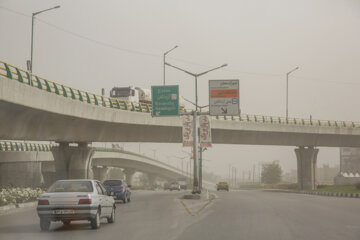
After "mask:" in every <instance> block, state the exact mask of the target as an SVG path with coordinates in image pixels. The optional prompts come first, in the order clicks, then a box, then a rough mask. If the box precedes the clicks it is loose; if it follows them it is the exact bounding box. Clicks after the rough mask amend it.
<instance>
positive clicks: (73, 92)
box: [0, 61, 360, 128]
mask: <svg viewBox="0 0 360 240" xmlns="http://www.w3.org/2000/svg"><path fill="white" fill-rule="evenodd" d="M0 75H2V76H5V77H7V78H9V79H13V80H16V81H19V82H21V83H23V84H26V85H29V86H32V87H36V88H39V89H41V90H44V91H47V92H50V93H54V94H56V95H59V96H63V97H66V98H71V99H73V100H77V101H81V102H84V103H88V104H92V105H96V106H100V107H106V108H113V109H119V110H128V111H135V112H145V113H151V112H152V104H148V103H139V102H130V101H125V100H120V99H116V98H110V97H105V96H100V95H97V94H94V93H90V92H86V91H81V90H78V89H75V88H71V87H68V86H65V85H63V84H59V83H55V82H52V81H49V80H46V79H44V78H41V77H39V76H37V75H35V74H30V73H29V72H28V71H25V70H22V69H20V68H17V67H15V66H13V65H10V64H7V63H5V62H3V61H0ZM181 111H183V112H186V111H187V110H186V109H181ZM214 119H219V120H233V121H241V122H252V123H262V124H264V123H267V124H284V125H297V126H318V127H337V128H359V127H360V123H358V122H349V121H330V120H327V121H324V120H316V119H301V118H287V119H286V118H284V117H275V116H261V115H250V114H241V115H240V116H234V117H226V116H217V117H214Z"/></svg>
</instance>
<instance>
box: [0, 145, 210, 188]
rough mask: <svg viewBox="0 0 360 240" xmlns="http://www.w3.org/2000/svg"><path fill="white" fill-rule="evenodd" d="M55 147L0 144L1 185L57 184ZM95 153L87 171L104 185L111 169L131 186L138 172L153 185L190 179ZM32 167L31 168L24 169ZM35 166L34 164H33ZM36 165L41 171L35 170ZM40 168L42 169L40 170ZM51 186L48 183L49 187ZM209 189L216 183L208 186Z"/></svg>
mask: <svg viewBox="0 0 360 240" xmlns="http://www.w3.org/2000/svg"><path fill="white" fill-rule="evenodd" d="M53 147H55V146H54V145H49V144H36V143H19V142H0V185H1V186H2V187H4V186H5V185H7V183H11V182H13V183H14V182H21V181H17V180H16V179H18V178H22V179H25V178H26V177H25V176H23V175H31V174H39V175H40V174H42V175H43V176H44V180H45V181H50V182H52V181H54V178H55V177H56V176H55V171H56V167H55V162H54V156H53V153H52V151H51V149H52V148H53ZM92 149H93V150H94V152H93V155H92V157H91V160H90V168H89V169H88V173H89V175H88V176H87V177H89V178H92V177H94V178H96V179H98V180H101V181H103V180H104V179H105V177H106V174H107V171H108V167H117V168H122V169H124V170H123V171H124V173H125V176H126V179H127V180H128V181H129V182H131V179H132V176H133V175H134V173H135V172H137V171H139V172H143V173H145V174H147V175H148V177H149V181H150V184H152V183H153V182H154V180H155V178H156V177H160V178H163V179H166V180H174V179H177V178H180V177H188V176H187V174H186V173H185V172H183V171H182V170H180V169H177V168H175V167H173V166H171V165H168V164H166V163H163V162H160V161H158V160H155V159H152V158H149V157H147V156H143V155H140V154H136V153H133V152H128V151H123V150H119V149H111V148H92ZM26 163H29V164H30V166H31V167H30V168H29V167H26V166H27V165H24V164H26ZM34 163H35V164H34ZM36 163H37V164H38V165H37V166H38V168H36ZM39 166H41V167H39ZM19 168H25V170H27V171H29V173H24V172H23V171H21V170H19ZM49 184H51V183H47V184H46V185H49ZM206 184H207V185H208V186H209V187H210V186H211V187H212V188H213V187H214V183H209V182H206Z"/></svg>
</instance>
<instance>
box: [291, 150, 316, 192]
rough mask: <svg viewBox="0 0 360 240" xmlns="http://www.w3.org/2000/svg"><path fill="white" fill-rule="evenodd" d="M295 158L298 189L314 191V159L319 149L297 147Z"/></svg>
mask: <svg viewBox="0 0 360 240" xmlns="http://www.w3.org/2000/svg"><path fill="white" fill-rule="evenodd" d="M295 153H296V158H297V181H298V188H299V189H310V190H314V189H316V159H317V155H318V153H319V149H315V148H314V147H308V148H305V147H299V148H297V149H295Z"/></svg>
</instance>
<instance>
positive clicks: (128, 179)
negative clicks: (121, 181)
mask: <svg viewBox="0 0 360 240" xmlns="http://www.w3.org/2000/svg"><path fill="white" fill-rule="evenodd" d="M123 172H124V174H125V179H126V182H127V184H129V185H132V178H133V176H134V174H135V170H134V169H132V168H125V169H124V171H123Z"/></svg>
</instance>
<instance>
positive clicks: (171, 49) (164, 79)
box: [163, 45, 178, 86]
mask: <svg viewBox="0 0 360 240" xmlns="http://www.w3.org/2000/svg"><path fill="white" fill-rule="evenodd" d="M177 47H178V46H177V45H176V46H175V47H173V48H172V49H170V50H169V51H167V52H165V53H164V57H163V60H164V61H163V65H164V66H163V68H164V86H165V63H166V62H165V57H166V55H167V54H168V53H169V52H171V51H172V50H174V49H175V48H177Z"/></svg>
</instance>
